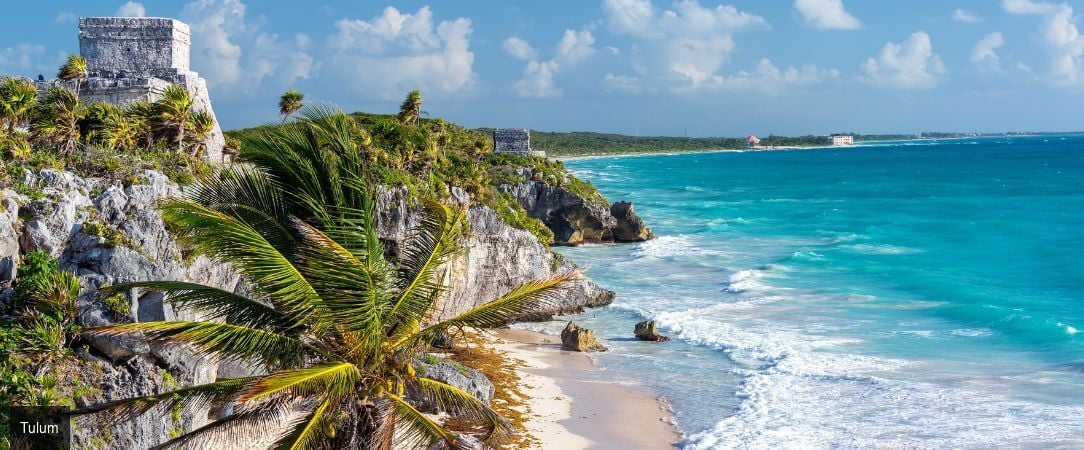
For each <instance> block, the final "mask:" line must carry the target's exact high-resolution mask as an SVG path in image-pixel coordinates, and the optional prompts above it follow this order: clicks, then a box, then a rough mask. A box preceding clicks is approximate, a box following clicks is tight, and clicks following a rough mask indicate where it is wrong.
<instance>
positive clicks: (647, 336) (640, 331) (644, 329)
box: [633, 320, 670, 342]
mask: <svg viewBox="0 0 1084 450" xmlns="http://www.w3.org/2000/svg"><path fill="white" fill-rule="evenodd" d="M633 333H635V334H636V338H637V339H639V340H641V341H654V342H666V341H669V340H670V338H668V337H666V336H663V335H661V334H659V333H658V332H657V331H655V321H654V320H645V321H643V322H640V323H638V324H636V328H635V329H634V330H633Z"/></svg>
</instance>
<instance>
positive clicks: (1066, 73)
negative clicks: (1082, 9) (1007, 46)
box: [1001, 0, 1084, 86]
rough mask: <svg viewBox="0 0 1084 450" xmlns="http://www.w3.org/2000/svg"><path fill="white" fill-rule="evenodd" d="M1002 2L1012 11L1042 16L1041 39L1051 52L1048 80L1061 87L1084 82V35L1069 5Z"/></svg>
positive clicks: (1010, 0)
mask: <svg viewBox="0 0 1084 450" xmlns="http://www.w3.org/2000/svg"><path fill="white" fill-rule="evenodd" d="M1001 5H1002V7H1003V8H1005V11H1008V12H1010V13H1013V14H1032V15H1041V16H1044V17H1045V19H1046V21H1045V23H1044V24H1043V26H1042V37H1043V41H1042V42H1043V44H1044V45H1045V46H1046V49H1047V52H1048V53H1049V54H1050V74H1049V75H1050V79H1051V80H1052V81H1053V82H1054V83H1055V84H1059V85H1063V86H1080V85H1084V36H1081V34H1080V30H1079V29H1078V28H1077V26H1076V16H1075V15H1074V14H1073V7H1072V6H1069V4H1067V3H1060V4H1054V3H1046V2H1034V1H1030V0H1004V1H1003V2H1002V4H1001Z"/></svg>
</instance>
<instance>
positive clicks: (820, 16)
mask: <svg viewBox="0 0 1084 450" xmlns="http://www.w3.org/2000/svg"><path fill="white" fill-rule="evenodd" d="M794 9H796V10H797V11H798V14H800V15H801V16H802V18H803V19H805V23H806V24H807V25H809V26H811V27H813V28H816V29H818V30H854V29H858V28H861V27H862V22H859V21H858V19H856V18H855V17H854V16H852V15H850V13H848V12H847V10H846V9H845V8H844V7H843V0H794Z"/></svg>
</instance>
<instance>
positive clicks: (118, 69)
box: [37, 17, 226, 162]
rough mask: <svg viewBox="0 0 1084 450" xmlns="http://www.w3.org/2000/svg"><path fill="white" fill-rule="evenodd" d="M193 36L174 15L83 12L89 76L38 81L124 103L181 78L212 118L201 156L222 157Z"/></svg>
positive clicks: (42, 86)
mask: <svg viewBox="0 0 1084 450" xmlns="http://www.w3.org/2000/svg"><path fill="white" fill-rule="evenodd" d="M191 45H192V40H191V36H190V34H189V29H188V25H186V24H185V23H184V22H180V21H178V20H174V19H161V18H145V17H83V18H80V19H79V53H80V54H81V55H82V56H83V58H85V59H86V60H87V72H88V75H89V76H88V78H87V79H85V80H82V81H69V82H61V81H59V80H50V81H38V82H37V86H38V89H39V90H42V91H44V90H46V89H48V88H49V87H51V86H53V85H55V84H65V85H67V87H68V88H70V89H73V90H74V89H75V88H76V84H75V83H77V82H78V83H80V84H79V86H78V87H79V89H78V90H79V95H80V97H82V98H83V100H84V101H95V102H104V103H111V104H115V105H119V106H128V105H131V104H132V103H135V102H139V101H146V102H154V101H155V100H158V99H159V98H161V92H162V89H165V87H166V86H169V85H170V84H180V85H183V86H184V87H185V88H186V89H188V92H189V94H190V95H191V96H192V104H193V110H197V111H198V110H203V111H207V112H208V113H210V114H211V116H212V117H214V118H215V126H214V129H213V130H211V133H210V135H209V136H208V137H207V145H206V149H207V150H206V154H205V155H204V157H205V158H206V159H208V160H210V161H212V162H225V161H224V158H223V155H222V149H223V148H224V147H225V145H226V140H225V137H224V136H223V134H222V129H221V127H220V126H219V123H218V117H217V116H215V113H214V109H212V108H211V96H210V93H209V92H208V90H207V80H204V79H203V78H201V77H200V76H199V74H197V73H196V72H193V71H191V70H190V69H189V52H190V49H191Z"/></svg>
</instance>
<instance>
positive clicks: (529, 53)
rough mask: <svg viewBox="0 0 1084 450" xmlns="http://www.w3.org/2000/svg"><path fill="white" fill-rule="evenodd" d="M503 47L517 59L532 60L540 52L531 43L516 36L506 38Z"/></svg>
mask: <svg viewBox="0 0 1084 450" xmlns="http://www.w3.org/2000/svg"><path fill="white" fill-rule="evenodd" d="M501 47H502V48H504V51H506V52H508V54H510V55H512V57H513V58H516V59H523V60H530V59H537V58H538V52H537V51H536V50H535V49H534V48H533V47H531V44H529V43H527V41H525V40H523V39H520V38H518V37H515V36H512V37H509V38H508V39H505V40H504V42H503V43H501Z"/></svg>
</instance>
